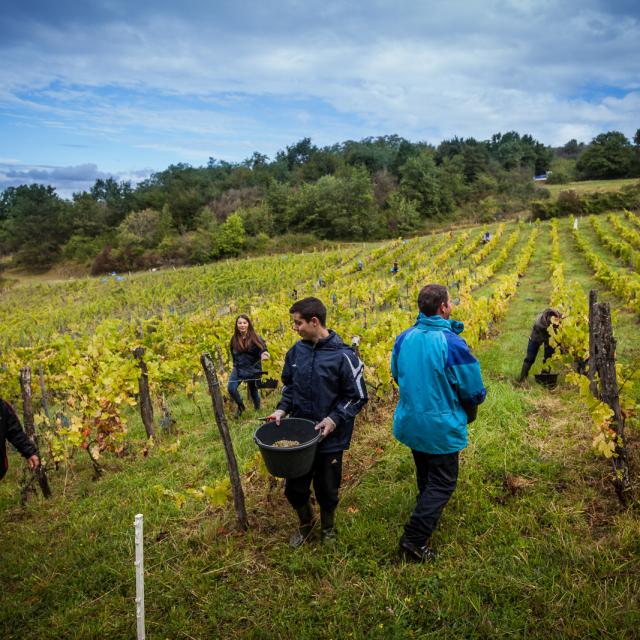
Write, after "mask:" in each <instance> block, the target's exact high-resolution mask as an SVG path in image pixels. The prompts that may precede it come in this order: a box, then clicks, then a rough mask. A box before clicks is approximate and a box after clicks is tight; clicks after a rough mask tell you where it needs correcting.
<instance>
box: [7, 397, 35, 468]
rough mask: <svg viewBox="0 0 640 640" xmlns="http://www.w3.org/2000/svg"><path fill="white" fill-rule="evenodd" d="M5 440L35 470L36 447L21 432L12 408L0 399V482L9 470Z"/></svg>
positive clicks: (20, 426)
mask: <svg viewBox="0 0 640 640" xmlns="http://www.w3.org/2000/svg"><path fill="white" fill-rule="evenodd" d="M7 440H8V441H9V442H10V443H11V444H12V445H13V446H14V447H15V448H16V449H17V450H18V451H19V452H20V453H21V454H22V455H23V456H24V457H25V458H26V459H27V461H28V462H29V466H30V467H31V468H32V469H36V468H37V467H38V466H39V464H40V458H39V457H38V450H37V449H36V445H35V444H33V442H32V441H31V438H29V436H27V434H26V433H25V432H24V431H23V430H22V425H21V424H20V420H19V419H18V416H17V415H16V412H15V411H14V410H13V407H12V406H11V405H10V404H9V403H8V402H6V401H4V400H3V399H2V398H0V480H2V478H3V477H4V475H5V474H6V473H7V469H8V468H9V460H8V459H7V449H6V447H7V445H6V441H7Z"/></svg>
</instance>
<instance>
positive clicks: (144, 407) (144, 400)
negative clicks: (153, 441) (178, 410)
mask: <svg viewBox="0 0 640 640" xmlns="http://www.w3.org/2000/svg"><path fill="white" fill-rule="evenodd" d="M133 355H134V357H135V359H136V360H137V361H138V366H139V367H140V377H139V378H138V389H139V391H140V416H141V417H142V424H144V429H145V431H146V432H147V438H153V437H155V435H156V430H155V425H154V423H153V403H152V402H151V393H150V392H149V370H148V369H147V363H146V362H145V361H144V360H143V358H142V356H144V347H138V348H136V349H134V350H133Z"/></svg>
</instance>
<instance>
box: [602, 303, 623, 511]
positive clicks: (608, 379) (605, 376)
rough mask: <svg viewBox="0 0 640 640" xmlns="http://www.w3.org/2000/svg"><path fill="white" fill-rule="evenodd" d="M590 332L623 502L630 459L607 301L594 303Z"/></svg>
mask: <svg viewBox="0 0 640 640" xmlns="http://www.w3.org/2000/svg"><path fill="white" fill-rule="evenodd" d="M592 320H593V325H594V326H593V335H594V342H595V344H596V349H595V357H596V370H597V372H598V378H599V380H600V389H599V397H600V398H601V399H602V401H603V402H605V403H606V404H608V405H609V407H610V408H611V410H612V411H613V421H612V422H611V428H612V429H613V430H614V431H615V433H616V439H615V441H616V448H615V450H614V455H613V458H612V459H611V460H612V462H613V471H614V474H615V477H614V479H613V485H614V487H615V490H616V493H617V494H618V498H619V499H620V501H621V502H622V504H626V503H627V500H628V498H629V492H630V489H631V480H630V474H629V462H628V460H627V449H626V446H625V441H624V417H623V416H622V409H621V407H620V397H619V393H618V380H617V376H616V340H615V338H614V337H613V329H612V327H611V308H610V307H609V303H608V302H598V303H596V304H594V305H593V317H592Z"/></svg>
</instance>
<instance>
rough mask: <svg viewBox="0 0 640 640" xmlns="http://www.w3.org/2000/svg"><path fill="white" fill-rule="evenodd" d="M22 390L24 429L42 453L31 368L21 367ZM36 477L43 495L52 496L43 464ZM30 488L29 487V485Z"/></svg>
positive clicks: (24, 496) (24, 493) (24, 497)
mask: <svg viewBox="0 0 640 640" xmlns="http://www.w3.org/2000/svg"><path fill="white" fill-rule="evenodd" d="M20 391H21V393H22V414H23V421H24V430H25V432H26V434H27V435H28V436H29V438H30V439H31V441H32V442H33V444H35V446H36V448H37V449H38V455H40V453H39V451H40V449H39V447H38V437H37V435H36V423H35V420H34V418H33V392H32V387H31V368H30V367H24V368H22V369H20ZM34 473H35V477H36V479H37V481H38V484H39V485H40V489H41V491H42V495H43V496H44V497H45V498H50V497H51V489H50V488H49V480H48V479H47V474H46V472H45V470H44V467H43V466H42V464H40V465H38V468H37V469H36V470H35V472H34ZM27 490H28V487H27ZM27 490H25V491H23V502H24V500H25V499H26V495H27Z"/></svg>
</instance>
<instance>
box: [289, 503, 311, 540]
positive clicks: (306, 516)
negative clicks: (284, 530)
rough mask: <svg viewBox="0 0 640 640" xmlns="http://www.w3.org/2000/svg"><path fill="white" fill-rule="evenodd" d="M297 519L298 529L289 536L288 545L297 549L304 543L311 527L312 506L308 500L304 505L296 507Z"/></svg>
mask: <svg viewBox="0 0 640 640" xmlns="http://www.w3.org/2000/svg"><path fill="white" fill-rule="evenodd" d="M296 513H297V514H298V519H299V520H300V526H299V527H298V530H297V531H296V532H295V533H294V534H293V535H292V536H291V538H289V546H290V547H291V548H292V549H297V548H298V547H299V546H300V545H301V544H304V543H305V542H306V541H307V539H308V538H309V536H310V535H311V531H312V529H313V524H314V522H313V507H312V506H311V503H310V502H307V504H305V505H304V506H302V507H300V508H299V509H296Z"/></svg>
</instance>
